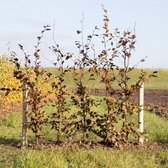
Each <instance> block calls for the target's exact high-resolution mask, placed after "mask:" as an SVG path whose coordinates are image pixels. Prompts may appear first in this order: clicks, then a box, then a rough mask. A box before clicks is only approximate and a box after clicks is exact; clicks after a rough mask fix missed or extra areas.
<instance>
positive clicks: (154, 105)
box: [0, 89, 168, 119]
mask: <svg viewBox="0 0 168 168" xmlns="http://www.w3.org/2000/svg"><path fill="white" fill-rule="evenodd" d="M89 92H90V95H95V96H103V95H106V92H105V90H103V89H99V90H95V89H94V90H89ZM134 100H135V101H136V102H137V101H138V94H136V95H135V96H134ZM20 107H21V104H19V103H17V104H15V105H14V104H12V105H8V106H6V107H5V108H1V109H0V116H2V115H4V114H6V113H9V112H12V111H16V110H19V109H21V108H20ZM145 107H146V108H147V109H148V110H149V111H151V112H154V113H156V114H157V115H159V116H161V117H164V118H166V119H168V90H145Z"/></svg>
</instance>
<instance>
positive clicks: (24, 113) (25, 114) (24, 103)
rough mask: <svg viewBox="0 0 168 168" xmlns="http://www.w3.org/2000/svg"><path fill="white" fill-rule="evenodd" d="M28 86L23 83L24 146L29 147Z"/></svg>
mask: <svg viewBox="0 0 168 168" xmlns="http://www.w3.org/2000/svg"><path fill="white" fill-rule="evenodd" d="M27 111H28V105H27V84H26V83H25V82H23V88H22V146H26V145H27Z"/></svg>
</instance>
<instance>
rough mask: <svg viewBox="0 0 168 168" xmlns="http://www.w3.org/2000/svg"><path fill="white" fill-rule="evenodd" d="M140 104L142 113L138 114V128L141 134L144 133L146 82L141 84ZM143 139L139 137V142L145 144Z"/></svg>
mask: <svg viewBox="0 0 168 168" xmlns="http://www.w3.org/2000/svg"><path fill="white" fill-rule="evenodd" d="M138 104H139V106H140V112H139V114H138V128H139V130H140V132H141V133H143V132H144V82H143V83H142V84H141V87H140V88H139V95H138ZM143 141H144V140H143V138H141V137H139V138H138V142H139V143H140V144H143Z"/></svg>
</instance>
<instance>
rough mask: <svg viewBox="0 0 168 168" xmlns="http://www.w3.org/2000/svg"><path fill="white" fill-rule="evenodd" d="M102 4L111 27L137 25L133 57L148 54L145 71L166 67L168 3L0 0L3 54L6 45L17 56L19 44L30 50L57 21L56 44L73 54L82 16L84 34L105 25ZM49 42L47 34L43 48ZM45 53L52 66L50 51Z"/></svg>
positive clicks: (157, 0) (147, 0)
mask: <svg viewBox="0 0 168 168" xmlns="http://www.w3.org/2000/svg"><path fill="white" fill-rule="evenodd" d="M101 4H103V5H104V6H105V8H106V9H107V10H108V15H109V18H110V26H111V29H113V28H116V27H118V28H120V29H122V30H124V29H128V28H133V27H134V26H135V24H136V34H137V44H136V51H135V54H134V59H135V60H136V61H137V60H140V59H141V58H143V57H145V56H148V58H147V60H146V62H145V63H144V64H143V65H141V67H149V68H168V52H167V49H168V42H167V41H168V21H167V18H168V0H140V1H138V0H137V1H136V0H0V22H1V24H0V25H1V26H0V54H3V53H7V48H8V47H7V46H8V45H7V44H8V42H10V46H11V48H12V49H13V50H15V51H16V52H18V53H19V49H18V44H23V45H24V46H25V49H26V50H27V52H31V51H32V50H33V46H34V44H35V42H36V36H37V35H39V34H40V32H41V30H42V27H43V26H44V25H47V24H48V25H51V26H53V24H54V21H55V39H56V41H57V42H58V43H60V44H61V47H62V49H63V50H65V51H69V50H70V51H72V52H73V51H75V49H74V48H75V45H74V41H75V40H76V39H77V38H78V37H77V35H76V30H77V29H79V28H80V20H81V16H82V13H83V14H84V29H85V32H86V34H87V33H88V34H89V32H91V31H92V30H93V28H94V26H96V25H97V26H98V27H100V28H101V27H102V15H103V12H102V9H101ZM51 43H52V32H50V33H48V34H46V36H45V40H44V43H43V47H46V48H47V47H48V46H49V45H50V44H51ZM48 52H49V51H48ZM44 55H45V58H47V59H48V61H47V59H46V62H45V64H46V66H50V63H49V60H50V58H49V53H48V54H46V52H45V54H44Z"/></svg>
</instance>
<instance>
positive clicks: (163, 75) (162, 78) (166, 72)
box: [48, 68, 168, 89]
mask: <svg viewBox="0 0 168 168" xmlns="http://www.w3.org/2000/svg"><path fill="white" fill-rule="evenodd" d="M48 70H49V71H51V72H54V69H53V68H49V69H48ZM144 71H146V72H147V74H151V73H152V72H153V71H158V74H157V76H158V77H156V78H151V79H150V80H149V81H147V82H146V83H145V89H168V84H167V83H168V77H167V76H168V69H144ZM55 73H56V71H55ZM139 74H140V69H135V70H133V71H132V72H131V73H130V77H131V78H130V84H134V83H135V82H136V81H137V79H138V76H139ZM88 78H89V73H86V74H85V77H84V84H86V86H87V87H88V88H89V89H92V88H97V89H103V88H105V87H104V85H103V84H102V83H100V77H97V76H95V80H94V81H89V82H87V79H88ZM65 84H66V85H67V86H68V88H69V89H74V88H75V84H74V81H73V77H72V73H71V72H68V73H67V74H66V77H65ZM115 87H117V85H116V83H114V88H115Z"/></svg>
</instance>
